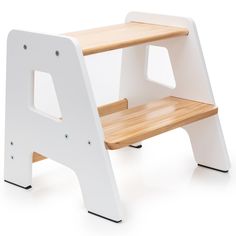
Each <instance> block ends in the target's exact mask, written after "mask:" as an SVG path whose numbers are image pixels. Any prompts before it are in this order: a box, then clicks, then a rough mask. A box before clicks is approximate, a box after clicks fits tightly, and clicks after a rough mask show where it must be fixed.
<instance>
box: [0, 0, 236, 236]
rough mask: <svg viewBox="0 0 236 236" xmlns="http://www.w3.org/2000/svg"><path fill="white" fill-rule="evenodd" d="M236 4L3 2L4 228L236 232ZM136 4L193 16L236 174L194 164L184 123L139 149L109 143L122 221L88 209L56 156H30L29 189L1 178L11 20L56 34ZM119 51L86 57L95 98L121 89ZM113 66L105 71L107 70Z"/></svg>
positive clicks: (0, 231)
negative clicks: (52, 158) (36, 159)
mask: <svg viewBox="0 0 236 236" xmlns="http://www.w3.org/2000/svg"><path fill="white" fill-rule="evenodd" d="M234 3H235V1H233V0H231V1H230V0H225V1H207V0H198V1H193V0H179V1H174V0H172V1H171V0H161V1H160V0H143V1H137V0H136V1H133V0H126V1H121V0H120V1H111V0H110V1H109V0H99V1H91V0H84V1H79V0H77V1H72V0H66V1H65V0H64V1H60V0H57V1H53V0H51V1H49V0H40V1H33V0H21V1H16V0H15V1H13V0H6V1H4V0H1V2H0V235H1V236H8V235H24V236H27V235H35V236H37V235H58V236H59V235H82V236H87V235H103V236H106V235H129V236H131V235H135V236H139V235H160V236H163V235H171V236H173V235H181V236H184V235H191V236H192V235H193V236H194V235H236V221H235V219H236V217H235V215H236V145H235V142H236V141H235V132H236V122H235V120H236V106H235V101H236V92H235V85H236V70H235V67H236V66H235V65H236V60H235V52H236V44H235V42H236V27H235V23H236V14H235V6H234ZM133 10H135V11H144V12H145V11H146V12H152V13H161V14H168V15H179V16H190V17H192V18H193V19H194V20H195V22H196V24H197V27H198V32H199V36H200V40H201V43H202V49H203V52H204V56H205V60H206V64H207V67H208V72H209V75H210V80H211V84H212V88H213V92H214V96H215V100H216V103H217V105H218V106H219V113H220V119H221V122H222V127H223V131H224V135H225V139H226V144H227V147H228V151H229V154H230V158H231V162H232V168H231V170H230V172H229V173H228V174H223V173H219V172H216V171H212V170H208V169H204V168H200V167H197V166H196V163H195V162H194V160H193V154H192V150H191V148H190V143H189V139H188V136H187V135H186V133H185V132H184V131H183V130H181V129H178V130H176V131H171V132H168V133H166V134H163V135H160V136H158V137H155V138H153V139H150V140H147V141H145V142H144V143H143V149H141V150H134V149H130V148H125V149H122V150H119V151H113V152H111V153H110V154H111V159H112V164H113V168H114V171H115V176H116V179H117V184H118V188H119V192H120V196H121V200H122V206H123V212H124V220H123V222H122V223H121V224H114V223H111V222H108V221H105V220H102V219H100V218H97V217H94V216H92V215H89V214H87V212H86V209H85V208H84V205H83V202H82V197H81V192H80V188H79V184H78V181H77V179H76V177H75V175H74V173H73V172H72V171H71V170H69V169H68V168H66V167H64V166H61V165H59V164H57V163H55V162H52V161H50V160H46V161H42V162H39V163H36V164H34V166H33V188H32V189H31V190H28V191H26V190H23V189H19V188H17V187H14V186H11V185H8V184H6V183H4V182H3V155H4V150H3V147H4V102H5V63H6V38H7V34H8V32H9V31H10V30H11V29H13V28H14V29H23V30H29V31H36V32H45V33H50V34H58V33H63V32H68V31H75V30H80V29H86V28H92V27H97V26H103V25H111V24H116V23H121V22H123V20H124V18H125V15H126V13H127V12H129V11H133ZM108 54H109V55H110V54H111V55H112V53H108ZM109 55H108V56H109ZM113 55H114V56H112V59H111V58H110V59H109V60H107V59H106V58H107V55H98V56H94V57H91V58H88V59H87V63H88V69H89V73H90V76H91V82H92V84H93V88H94V90H96V93H95V97H96V100H97V103H98V104H101V103H103V102H106V101H109V100H114V99H115V98H116V96H117V91H118V90H117V85H118V78H119V64H118V63H117V62H118V61H119V57H120V54H119V51H117V52H114V54H113ZM101 57H102V58H103V59H104V62H105V63H103V64H101V63H102V60H101ZM108 61H109V65H108V64H107V62H108ZM107 67H108V68H109V70H107V72H106V73H104V72H103V70H105V69H107ZM104 87H105V92H104Z"/></svg>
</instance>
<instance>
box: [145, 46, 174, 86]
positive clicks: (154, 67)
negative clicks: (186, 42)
mask: <svg viewBox="0 0 236 236" xmlns="http://www.w3.org/2000/svg"><path fill="white" fill-rule="evenodd" d="M147 79H148V80H150V81H153V82H156V83H159V84H161V85H164V86H166V87H167V88H170V89H174V88H175V86H176V83H175V77H174V73H173V70H172V66H171V62H170V58H169V53H168V50H167V49H166V48H164V47H158V46H152V45H150V46H149V49H148V63H147Z"/></svg>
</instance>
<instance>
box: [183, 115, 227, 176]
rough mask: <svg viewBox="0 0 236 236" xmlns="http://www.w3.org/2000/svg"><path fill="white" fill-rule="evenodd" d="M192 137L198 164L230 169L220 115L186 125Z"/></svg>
mask: <svg viewBox="0 0 236 236" xmlns="http://www.w3.org/2000/svg"><path fill="white" fill-rule="evenodd" d="M184 129H185V130H186V131H187V133H188V134H189V137H190V141H191V144H192V149H193V153H194V158H195V160H196V162H197V163H198V164H201V165H204V166H208V167H212V168H215V169H218V170H222V171H228V170H229V168H230V161H229V157H228V152H227V148H226V145H225V141H224V137H223V133H222V130H221V126H220V121H219V117H218V115H215V116H212V117H209V118H207V119H204V120H200V121H197V122H194V123H192V124H190V125H187V126H185V127H184Z"/></svg>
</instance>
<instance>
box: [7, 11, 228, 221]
mask: <svg viewBox="0 0 236 236" xmlns="http://www.w3.org/2000/svg"><path fill="white" fill-rule="evenodd" d="M150 45H152V46H158V47H164V48H166V49H167V50H168V53H169V58H170V61H171V65H172V68H173V72H174V77H175V80H176V87H175V88H169V87H168V86H164V85H162V84H159V83H157V82H154V81H150V80H148V79H147V76H146V74H147V73H146V71H147V61H148V52H149V46H150ZM7 47H8V48H7V88H6V89H7V90H6V93H7V94H6V144H5V145H6V146H5V181H6V182H9V183H12V184H14V185H17V186H19V187H23V188H25V189H28V188H30V187H31V181H32V162H35V161H38V160H42V159H44V158H45V157H47V158H50V159H52V160H55V161H57V162H59V163H62V164H64V165H66V166H68V167H70V168H71V169H73V170H74V171H75V173H76V174H77V176H78V179H79V182H80V186H81V190H82V194H83V198H84V202H85V205H86V208H87V210H88V211H89V212H90V213H93V214H95V215H97V216H101V217H103V218H106V219H110V220H112V221H114V222H120V221H121V220H122V214H121V210H120V200H119V194H118V191H117V187H116V182H115V179H114V175H113V171H112V168H111V163H110V159H109V153H108V149H112V150H113V149H119V148H122V147H126V146H129V145H132V144H135V143H138V142H141V141H142V140H144V139H147V138H151V137H153V136H155V135H158V134H161V133H163V132H166V131H169V130H172V129H175V128H178V127H182V128H184V129H185V130H186V131H187V133H188V134H189V137H190V140H191V143H192V148H193V153H194V157H195V160H196V162H197V163H198V164H199V165H202V166H205V167H209V168H212V169H216V170H220V171H223V172H227V171H228V170H229V158H228V154H227V150H226V146H225V142H224V138H223V134H222V130H221V125H220V122H219V119H218V114H217V112H218V110H217V107H216V106H215V102H214V98H213V95H212V90H211V87H210V82H209V79H208V75H207V70H206V66H205V63H204V58H203V55H202V51H201V47H200V43H199V39H198V35H197V30H196V27H195V24H194V23H193V21H192V20H191V19H188V18H181V17H174V16H163V15H155V14H146V13H138V12H132V13H129V14H128V16H127V18H126V23H124V24H120V25H114V26H108V27H103V28H98V29H92V30H85V31H79V32H74V33H67V34H65V35H57V36H55V35H45V34H38V33H31V32H24V31H18V30H13V31H11V32H10V34H9V37H8V46H7ZM120 48H124V49H123V54H122V68H121V79H120V100H119V101H117V102H113V103H110V104H107V105H104V106H101V107H99V108H97V107H96V104H95V99H94V96H93V93H92V89H91V85H90V81H89V78H88V73H87V70H86V66H85V62H84V57H85V56H87V55H91V54H94V53H100V52H105V51H109V50H114V49H120ZM108 66H109V65H108ZM36 70H37V71H43V72H47V73H50V74H51V75H52V78H53V82H54V85H55V90H56V93H57V97H58V100H59V103H60V107H61V110H62V114H63V118H60V119H56V118H52V117H50V116H48V115H46V114H44V113H42V112H40V111H38V110H37V109H36V108H35V106H34V101H33V97H34V71H36ZM170 145H171V144H170ZM32 154H33V158H32Z"/></svg>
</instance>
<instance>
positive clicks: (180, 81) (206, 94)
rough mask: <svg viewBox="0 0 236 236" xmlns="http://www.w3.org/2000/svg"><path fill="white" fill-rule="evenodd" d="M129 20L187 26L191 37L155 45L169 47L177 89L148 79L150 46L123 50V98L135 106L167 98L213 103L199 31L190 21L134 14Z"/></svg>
mask: <svg viewBox="0 0 236 236" xmlns="http://www.w3.org/2000/svg"><path fill="white" fill-rule="evenodd" d="M126 21H127V22H130V21H137V22H144V23H151V24H162V25H171V26H178V27H185V28H187V29H188V30H189V35H188V36H181V37H176V38H172V39H167V40H161V41H157V42H155V43H152V45H156V46H160V47H165V48H167V50H168V52H169V56H170V60H171V64H172V68H173V72H174V76H175V80H176V88H175V89H174V90H170V89H168V88H166V87H163V86H161V85H159V84H156V83H153V82H150V81H147V80H146V68H147V65H146V63H147V47H148V46H147V45H141V46H135V47H132V48H127V49H124V50H123V58H122V74H121V86H120V97H127V98H129V99H130V101H131V103H132V104H137V103H145V102H147V101H151V100H153V99H159V98H161V97H164V96H168V95H173V96H178V97H182V98H187V99H192V100H197V101H202V102H206V103H214V99H213V95H212V91H211V87H210V83H209V79H208V74H207V70H206V66H205V63H204V58H203V55H202V50H201V47H200V43H199V39H198V35H197V30H196V27H195V24H194V22H193V21H192V20H191V19H189V18H183V17H175V16H164V15H157V14H146V13H139V12H131V13H129V14H128V16H127V18H126Z"/></svg>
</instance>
